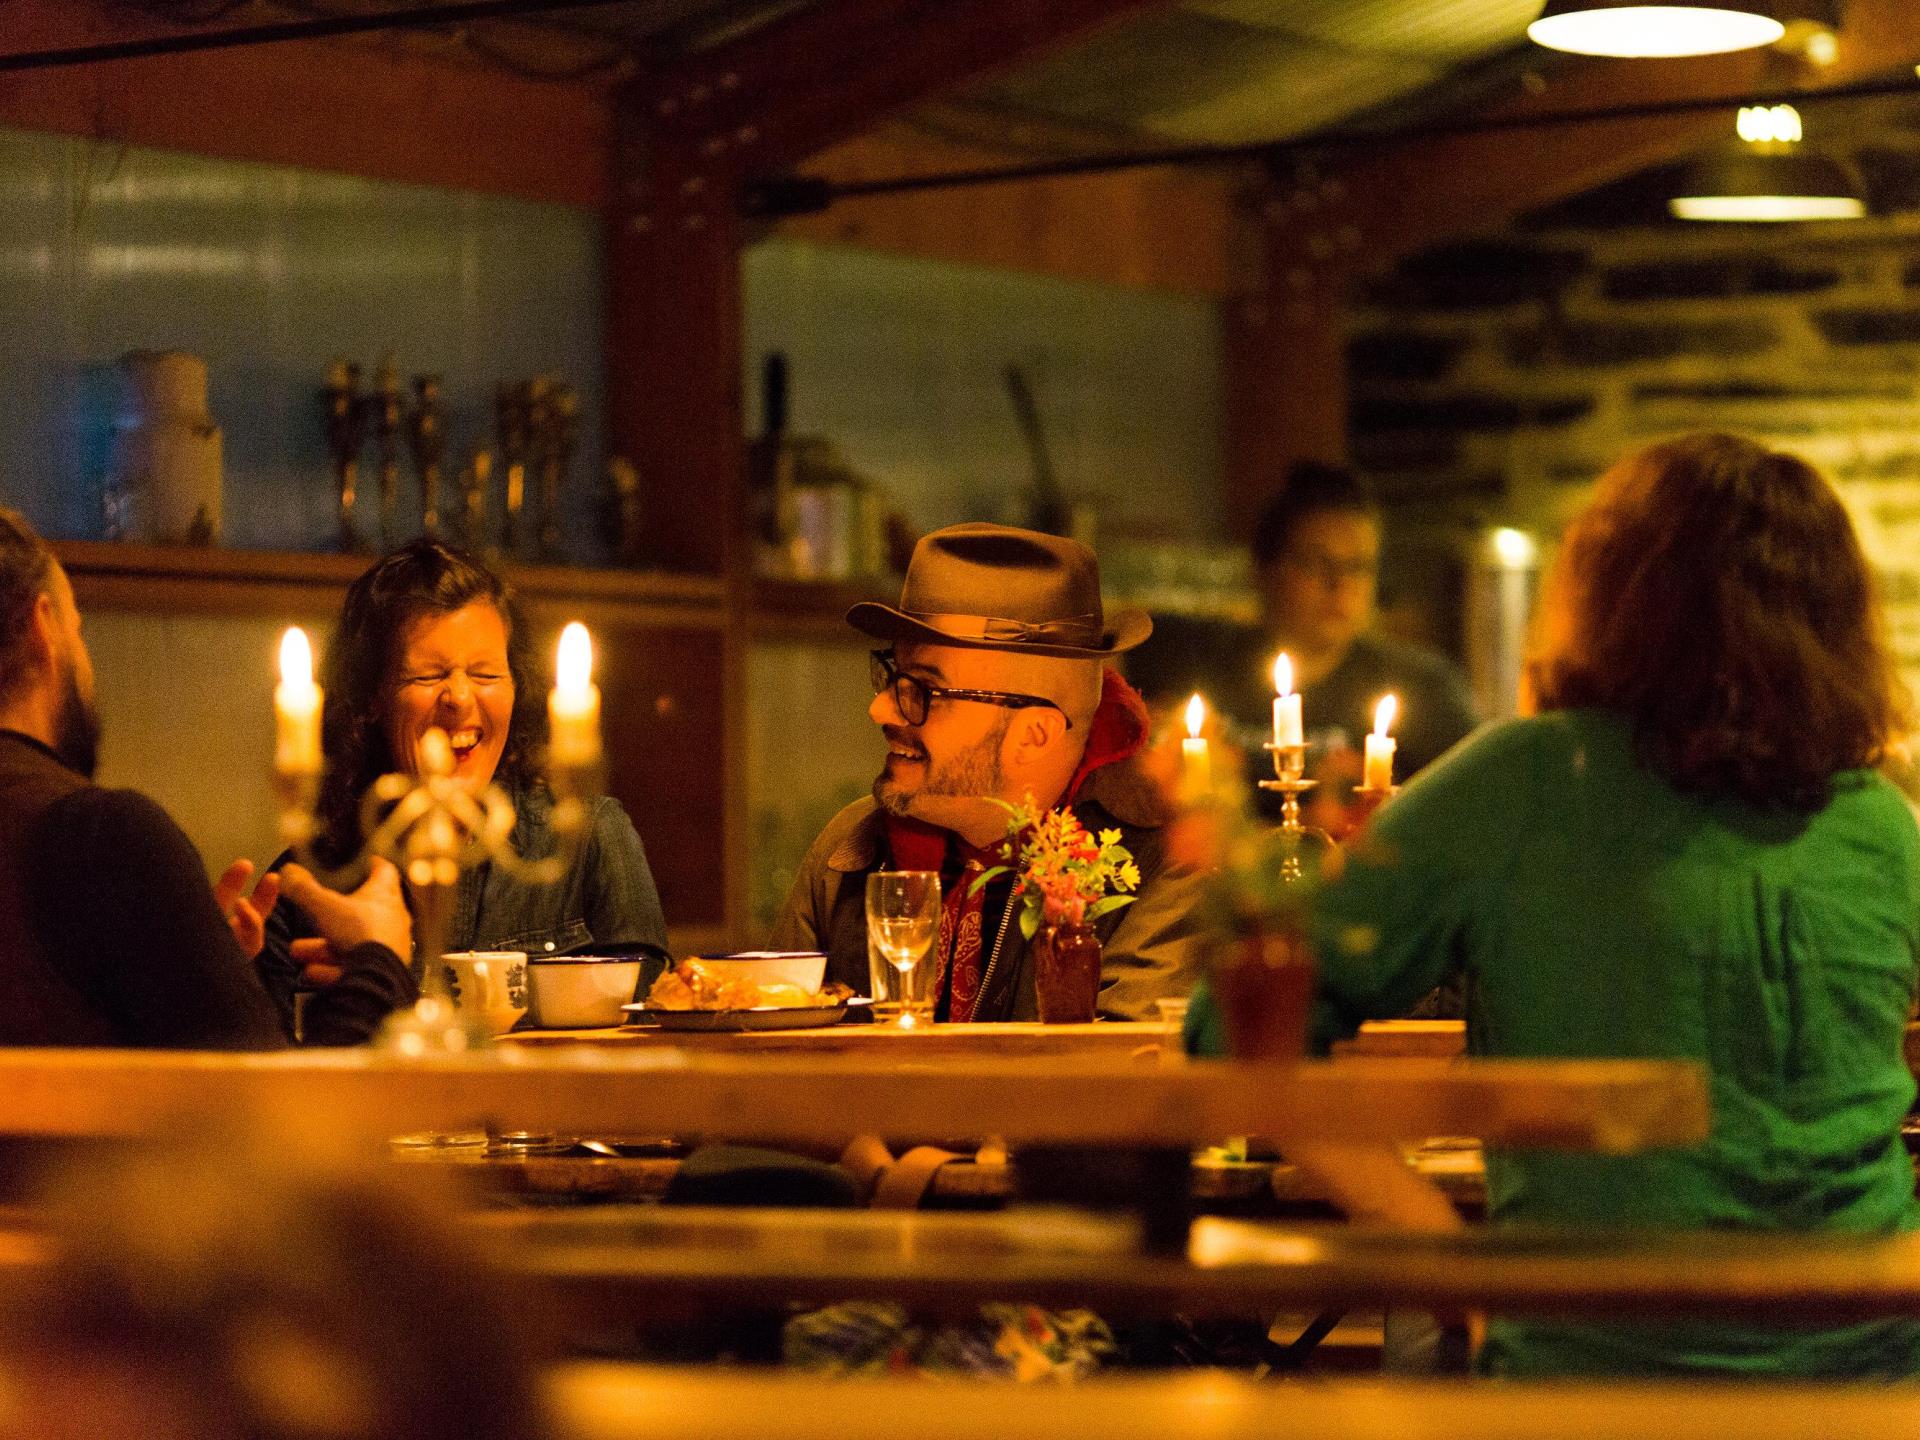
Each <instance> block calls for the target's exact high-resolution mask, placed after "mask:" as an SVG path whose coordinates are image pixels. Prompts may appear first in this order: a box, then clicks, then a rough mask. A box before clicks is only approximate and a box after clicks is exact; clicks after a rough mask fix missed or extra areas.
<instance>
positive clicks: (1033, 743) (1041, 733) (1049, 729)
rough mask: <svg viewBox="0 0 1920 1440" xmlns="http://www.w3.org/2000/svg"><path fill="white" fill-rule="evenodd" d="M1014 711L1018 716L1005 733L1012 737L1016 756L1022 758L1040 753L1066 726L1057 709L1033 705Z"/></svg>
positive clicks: (1063, 717) (1029, 757) (1030, 757)
mask: <svg viewBox="0 0 1920 1440" xmlns="http://www.w3.org/2000/svg"><path fill="white" fill-rule="evenodd" d="M1014 713H1015V714H1016V715H1017V716H1018V717H1019V718H1017V719H1016V720H1015V721H1014V723H1013V725H1012V726H1011V727H1009V729H1008V732H1007V733H1008V734H1009V735H1010V736H1011V737H1012V738H1013V741H1014V747H1015V755H1016V757H1017V758H1019V759H1022V760H1029V759H1032V758H1034V757H1035V756H1038V755H1040V754H1042V753H1043V752H1044V751H1045V750H1046V749H1047V748H1048V747H1049V746H1050V745H1052V744H1053V742H1054V741H1055V740H1056V739H1057V738H1058V737H1059V736H1060V734H1061V733H1062V732H1063V731H1064V730H1065V728H1066V717H1065V716H1064V715H1062V714H1061V713H1060V712H1059V711H1058V710H1048V709H1045V708H1044V707H1041V706H1035V707H1034V708H1033V709H1031V710H1019V711H1016V712H1014Z"/></svg>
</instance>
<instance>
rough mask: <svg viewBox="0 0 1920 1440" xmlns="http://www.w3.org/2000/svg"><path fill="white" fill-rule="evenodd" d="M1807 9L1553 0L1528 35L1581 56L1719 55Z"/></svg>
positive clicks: (1776, 32)
mask: <svg viewBox="0 0 1920 1440" xmlns="http://www.w3.org/2000/svg"><path fill="white" fill-rule="evenodd" d="M1802 8H1804V7H1802V6H1799V5H1796V4H1793V3H1791V0H1547V4H1546V8H1545V9H1543V10H1542V11H1541V12H1540V18H1539V19H1538V20H1535V21H1534V22H1533V23H1532V24H1531V25H1529V26H1528V27H1527V34H1528V36H1529V37H1531V38H1532V40H1533V41H1534V43H1535V44H1538V45H1545V46H1546V47H1548V48H1549V49H1552V50H1570V51H1572V52H1573V53H1575V54H1577V55H1616V56H1623V57H1631V58H1640V57H1660V56H1675V55H1719V54H1724V53H1725V52H1727V51H1729V50H1751V49H1754V48H1755V47H1757V46H1760V45H1771V44H1773V43H1774V42H1775V41H1776V40H1778V39H1780V37H1781V36H1783V35H1785V34H1786V32H1787V24H1786V22H1787V21H1788V20H1792V19H1799V18H1801V16H1800V15H1799V14H1798V13H1797V12H1798V11H1799V10H1800V9H1802ZM1816 8H1825V7H1824V5H1822V6H1819V7H1816ZM1789 11H1792V12H1795V13H1791V14H1790V13H1787V12H1789Z"/></svg>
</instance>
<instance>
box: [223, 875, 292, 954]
mask: <svg viewBox="0 0 1920 1440" xmlns="http://www.w3.org/2000/svg"><path fill="white" fill-rule="evenodd" d="M252 875H253V862H252V861H251V860H236V861H234V862H233V863H232V864H231V865H229V866H227V868H226V869H225V870H224V871H222V872H221V875H220V878H219V879H218V880H216V881H215V882H214V885H213V898H214V901H215V903H217V904H218V905H219V906H220V913H221V914H222V915H224V916H226V917H227V925H228V926H229V927H230V928H231V929H232V931H233V938H234V939H235V940H237V941H239V943H240V948H241V950H242V951H244V952H245V954H246V957H247V958H248V959H249V960H251V959H253V958H254V957H255V956H256V955H258V954H259V953H260V947H261V946H262V945H264V944H265V943H266V940H267V916H269V915H271V914H272V913H273V906H274V902H275V901H276V900H278V899H279V898H280V876H279V874H278V873H277V872H275V871H268V872H267V873H266V874H265V875H262V876H261V877H260V883H259V884H258V885H256V886H254V887H253V893H252V894H251V895H245V894H243V893H242V892H243V891H245V890H246V888H247V881H248V879H249V878H250V877H251V876H252Z"/></svg>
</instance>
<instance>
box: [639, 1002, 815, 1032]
mask: <svg viewBox="0 0 1920 1440" xmlns="http://www.w3.org/2000/svg"><path fill="white" fill-rule="evenodd" d="M620 1008H621V1009H622V1010H624V1011H626V1012H627V1014H628V1015H629V1016H631V1017H632V1018H631V1019H630V1020H629V1021H628V1022H627V1023H628V1024H630V1025H658V1026H659V1027H660V1028H661V1029H662V1030H817V1029H819V1028H820V1027H821V1026H823V1025H838V1024H839V1023H840V1022H841V1021H842V1020H844V1019H846V1018H847V1007H846V1005H845V1003H844V1002H843V1003H841V1004H839V1005H809V1006H806V1007H804V1008H802V1007H794V1006H787V1007H779V1006H773V1005H767V1006H763V1007H761V1008H760V1009H757V1010H654V1009H651V1008H649V1007H648V1006H645V1005H622V1006H621V1007H620Z"/></svg>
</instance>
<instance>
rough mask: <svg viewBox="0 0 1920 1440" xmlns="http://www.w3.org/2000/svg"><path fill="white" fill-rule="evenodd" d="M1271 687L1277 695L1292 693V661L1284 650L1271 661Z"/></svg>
mask: <svg viewBox="0 0 1920 1440" xmlns="http://www.w3.org/2000/svg"><path fill="white" fill-rule="evenodd" d="M1273 689H1274V693H1275V694H1277V695H1291V694H1292V693H1293V661H1291V660H1289V659H1288V658H1287V652H1286V651H1284V650H1282V651H1281V652H1280V654H1279V657H1278V658H1277V659H1275V660H1274V662H1273Z"/></svg>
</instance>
